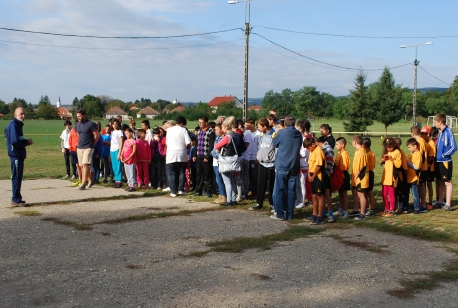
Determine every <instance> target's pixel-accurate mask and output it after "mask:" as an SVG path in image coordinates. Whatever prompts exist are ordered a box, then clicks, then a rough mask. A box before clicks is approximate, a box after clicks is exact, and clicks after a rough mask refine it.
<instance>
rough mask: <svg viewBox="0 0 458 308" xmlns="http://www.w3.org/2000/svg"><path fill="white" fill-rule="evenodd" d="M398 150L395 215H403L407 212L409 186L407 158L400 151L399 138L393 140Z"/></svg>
mask: <svg viewBox="0 0 458 308" xmlns="http://www.w3.org/2000/svg"><path fill="white" fill-rule="evenodd" d="M394 141H395V142H396V145H397V146H398V150H399V152H400V153H401V161H402V164H401V168H399V179H398V186H396V190H395V193H396V198H397V199H398V208H397V209H396V213H397V214H400V213H405V214H407V213H408V212H409V191H410V188H409V184H408V183H407V168H408V167H407V156H406V153H405V152H404V151H403V150H402V149H401V145H402V140H401V138H394Z"/></svg>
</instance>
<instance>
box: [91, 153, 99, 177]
mask: <svg viewBox="0 0 458 308" xmlns="http://www.w3.org/2000/svg"><path fill="white" fill-rule="evenodd" d="M92 166H93V167H94V178H93V180H94V181H98V180H99V177H100V157H94V158H92Z"/></svg>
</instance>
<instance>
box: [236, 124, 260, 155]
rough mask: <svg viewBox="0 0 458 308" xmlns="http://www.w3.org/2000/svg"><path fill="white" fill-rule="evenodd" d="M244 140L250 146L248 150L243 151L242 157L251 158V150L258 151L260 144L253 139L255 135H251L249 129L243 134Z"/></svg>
mask: <svg viewBox="0 0 458 308" xmlns="http://www.w3.org/2000/svg"><path fill="white" fill-rule="evenodd" d="M243 142H245V143H248V147H247V149H246V151H245V152H243V153H242V156H240V157H241V158H242V159H245V160H250V158H251V152H252V151H257V149H258V144H257V143H255V142H254V141H253V136H252V135H251V133H250V132H249V131H245V133H244V134H243Z"/></svg>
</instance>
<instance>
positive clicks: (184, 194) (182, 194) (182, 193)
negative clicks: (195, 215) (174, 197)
mask: <svg viewBox="0 0 458 308" xmlns="http://www.w3.org/2000/svg"><path fill="white" fill-rule="evenodd" d="M178 195H180V196H186V195H187V193H185V192H184V191H179V192H178Z"/></svg>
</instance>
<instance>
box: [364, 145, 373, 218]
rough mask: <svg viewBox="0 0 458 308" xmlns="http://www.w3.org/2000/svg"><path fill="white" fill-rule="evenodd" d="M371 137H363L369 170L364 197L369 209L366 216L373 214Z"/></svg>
mask: <svg viewBox="0 0 458 308" xmlns="http://www.w3.org/2000/svg"><path fill="white" fill-rule="evenodd" d="M371 145H372V142H371V139H370V138H363V148H364V150H365V151H366V156H367V170H369V188H368V189H367V192H366V198H367V200H368V201H369V209H368V210H367V211H366V216H372V215H374V214H375V198H374V181H375V175H374V169H375V154H374V152H372V150H371Z"/></svg>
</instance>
